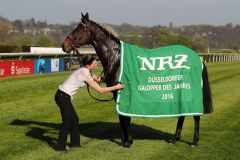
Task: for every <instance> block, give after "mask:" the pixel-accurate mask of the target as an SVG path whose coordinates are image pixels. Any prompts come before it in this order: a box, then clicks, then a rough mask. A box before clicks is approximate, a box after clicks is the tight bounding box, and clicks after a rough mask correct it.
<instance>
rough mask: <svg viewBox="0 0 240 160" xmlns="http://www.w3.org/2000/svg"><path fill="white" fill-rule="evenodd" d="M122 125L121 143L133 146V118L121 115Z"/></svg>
mask: <svg viewBox="0 0 240 160" xmlns="http://www.w3.org/2000/svg"><path fill="white" fill-rule="evenodd" d="M119 121H120V126H121V130H122V139H121V145H122V146H124V147H131V145H132V143H133V137H132V131H131V125H130V123H131V118H130V117H126V116H122V115H119Z"/></svg>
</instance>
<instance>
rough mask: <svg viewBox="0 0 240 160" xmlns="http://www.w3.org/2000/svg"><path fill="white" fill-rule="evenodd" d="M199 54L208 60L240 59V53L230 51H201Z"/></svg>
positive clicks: (205, 60)
mask: <svg viewBox="0 0 240 160" xmlns="http://www.w3.org/2000/svg"><path fill="white" fill-rule="evenodd" d="M199 56H200V57H201V58H202V60H203V61H204V62H205V63H206V62H228V61H230V62H231V61H240V54H230V53H209V54H204V53H200V54H199Z"/></svg>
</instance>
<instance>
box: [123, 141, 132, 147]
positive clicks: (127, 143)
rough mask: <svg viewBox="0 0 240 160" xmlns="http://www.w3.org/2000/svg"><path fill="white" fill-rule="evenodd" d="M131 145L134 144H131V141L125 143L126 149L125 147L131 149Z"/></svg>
mask: <svg viewBox="0 0 240 160" xmlns="http://www.w3.org/2000/svg"><path fill="white" fill-rule="evenodd" d="M131 145H132V142H129V141H127V142H125V143H124V147H125V148H130V147H131Z"/></svg>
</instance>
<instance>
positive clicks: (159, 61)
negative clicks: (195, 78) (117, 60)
mask: <svg viewBox="0 0 240 160" xmlns="http://www.w3.org/2000/svg"><path fill="white" fill-rule="evenodd" d="M137 58H138V59H140V60H141V68H140V70H165V69H166V68H165V65H166V64H168V66H169V68H170V69H177V68H186V69H190V68H191V67H190V66H186V65H183V63H184V62H187V58H188V55H175V57H174V58H173V57H171V56H166V57H152V58H149V59H148V58H146V57H140V56H137ZM173 61H174V62H175V65H174V64H173ZM147 68H148V69H147Z"/></svg>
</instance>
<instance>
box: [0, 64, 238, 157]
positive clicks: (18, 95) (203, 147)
mask: <svg viewBox="0 0 240 160" xmlns="http://www.w3.org/2000/svg"><path fill="white" fill-rule="evenodd" d="M207 67H208V71H209V78H210V82H211V87H212V92H213V100H214V113H213V114H209V115H205V116H202V117H201V124H200V142H199V146H198V147H196V148H191V147H190V146H189V144H188V143H189V142H191V141H192V138H193V118H192V117H187V118H186V120H185V123H184V127H183V133H182V141H180V142H178V143H177V144H175V145H169V144H168V143H167V142H166V140H167V139H169V138H171V137H172V136H173V133H174V131H175V127H176V123H177V119H176V118H161V119H150V118H133V119H132V130H133V135H134V138H135V139H134V144H133V145H132V147H131V148H130V149H127V148H123V147H121V146H119V143H120V136H121V132H120V127H119V123H118V115H117V113H116V110H115V105H114V102H113V101H112V102H97V101H95V100H93V99H92V98H90V97H89V95H88V93H87V91H86V89H85V88H83V89H80V91H79V92H78V93H77V95H76V97H75V98H74V99H73V104H74V106H75V109H76V112H77V114H78V116H79V119H80V133H81V145H82V148H79V149H69V148H67V150H68V151H67V152H64V153H59V152H56V151H54V150H53V149H52V147H51V143H55V142H56V139H57V137H58V129H59V126H60V125H59V124H60V122H61V117H60V112H59V109H58V107H57V105H56V104H55V102H54V94H55V92H56V89H57V87H58V85H59V84H61V83H62V82H63V81H64V80H65V78H67V77H68V75H69V74H70V72H64V73H53V74H45V75H34V76H25V77H12V78H6V79H0V100H1V102H0V159H1V160H5V159H6V160H11V159H16V160H33V159H44V160H47V159H54V160H57V159H91V160H95V159H97V160H106V159H109V160H110V159H114V160H115V159H124V160H125V159H139V160H141V159H151V160H152V159H153V160H154V159H156V160H157V159H238V157H239V156H240V150H239V148H240V143H239V142H240V136H239V132H240V98H239V97H240V83H239V81H240V69H239V68H240V63H239V62H232V63H231V62H229V63H209V64H208V65H207ZM94 95H96V96H97V97H98V98H102V99H106V98H111V94H104V95H100V94H97V93H94Z"/></svg>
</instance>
